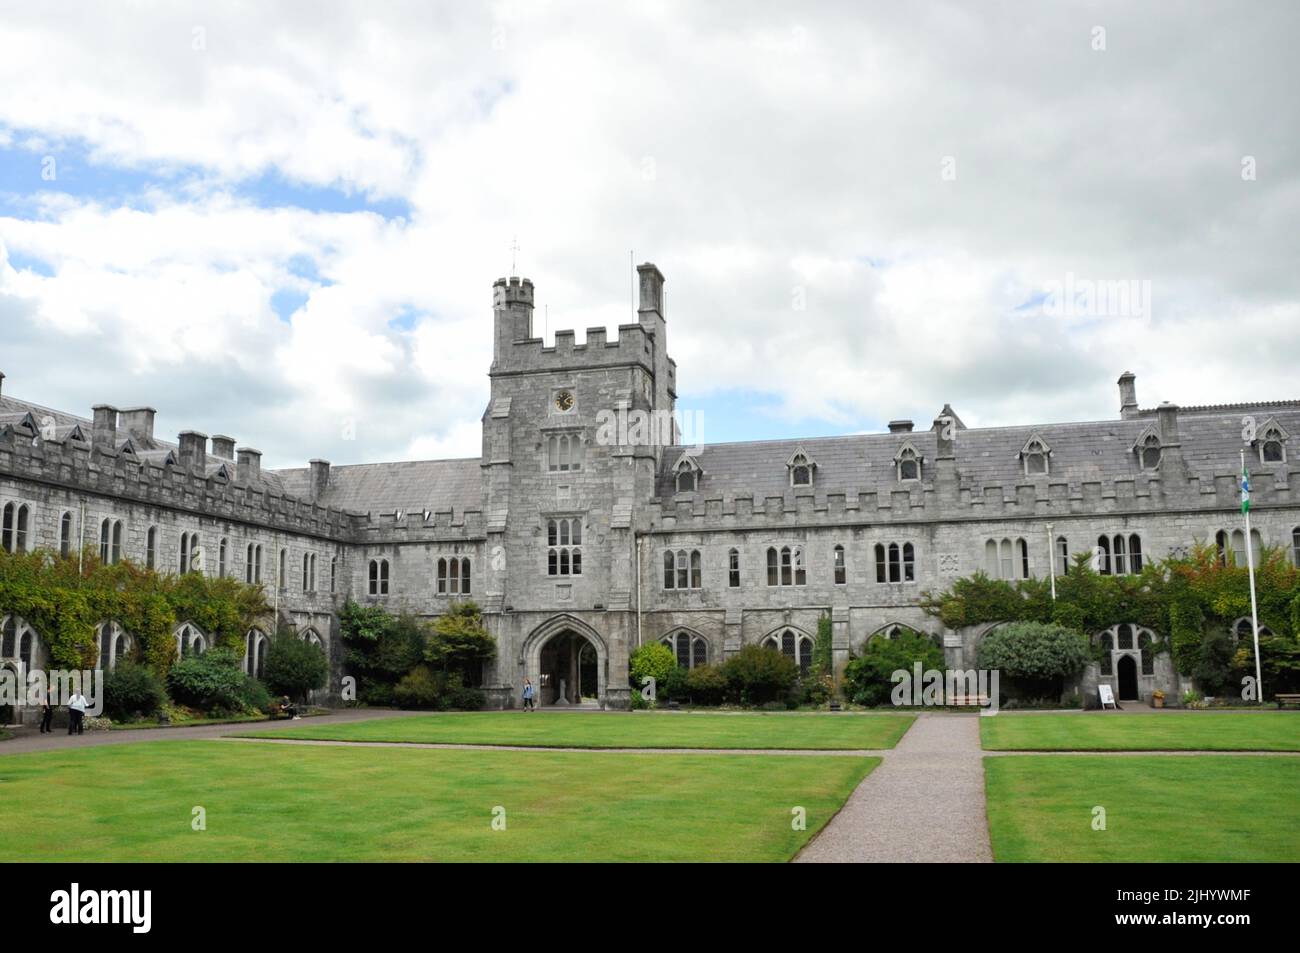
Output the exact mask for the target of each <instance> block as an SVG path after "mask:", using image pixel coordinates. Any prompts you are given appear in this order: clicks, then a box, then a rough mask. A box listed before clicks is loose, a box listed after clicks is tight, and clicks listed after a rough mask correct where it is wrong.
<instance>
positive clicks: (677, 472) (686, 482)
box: [673, 453, 704, 493]
mask: <svg viewBox="0 0 1300 953" xmlns="http://www.w3.org/2000/svg"><path fill="white" fill-rule="evenodd" d="M673 474H674V479H675V480H676V483H677V492H678V493H694V492H695V491H696V490H698V489H699V488H700V478H701V477H703V476H704V471H703V470H701V469H700V465H699V464H698V463H697V462H696V461H695V458H694V457H692V456H691V455H690V454H688V453H684V454H682V456H681V457H680V458H679V459H678V460H677V463H676V464H675V465H674V466H673Z"/></svg>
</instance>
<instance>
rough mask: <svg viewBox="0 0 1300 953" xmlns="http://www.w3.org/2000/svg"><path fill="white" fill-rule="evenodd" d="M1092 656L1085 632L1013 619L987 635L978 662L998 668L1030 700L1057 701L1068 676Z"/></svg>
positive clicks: (983, 665)
mask: <svg viewBox="0 0 1300 953" xmlns="http://www.w3.org/2000/svg"><path fill="white" fill-rule="evenodd" d="M1090 658H1091V652H1090V650H1089V648H1088V640H1087V639H1086V638H1085V637H1084V635H1083V634H1082V633H1081V632H1076V631H1075V630H1074V629H1067V628H1065V627H1064V626H1061V625H1053V624H1050V623H1041V622H1012V623H1011V624H1009V625H1004V626H1002V627H1001V628H998V629H994V630H993V631H992V632H990V633H989V634H988V635H986V636H984V639H983V640H982V641H981V642H980V646H979V651H978V653H977V654H976V664H977V665H978V666H979V667H980V668H983V669H997V670H998V671H999V672H1001V674H1002V676H1003V677H1005V678H1009V679H1011V680H1012V681H1013V683H1014V686H1015V687H1016V688H1017V689H1019V694H1020V695H1021V696H1022V697H1023V698H1025V699H1027V700H1028V699H1046V700H1050V701H1055V700H1057V699H1059V698H1060V696H1061V691H1062V683H1063V681H1064V679H1066V678H1068V677H1070V676H1072V675H1074V674H1076V673H1077V672H1078V671H1079V670H1080V669H1082V668H1083V666H1084V665H1085V664H1087V662H1088V660H1089V659H1090Z"/></svg>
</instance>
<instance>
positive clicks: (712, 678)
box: [686, 665, 727, 705]
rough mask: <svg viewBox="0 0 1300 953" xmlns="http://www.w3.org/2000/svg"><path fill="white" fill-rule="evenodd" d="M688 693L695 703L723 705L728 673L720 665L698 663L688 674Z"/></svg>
mask: <svg viewBox="0 0 1300 953" xmlns="http://www.w3.org/2000/svg"><path fill="white" fill-rule="evenodd" d="M686 694H687V696H688V697H689V698H690V700H691V703H692V704H695V705H721V704H722V701H723V699H724V698H726V695H727V675H726V673H725V672H723V670H722V666H720V665H697V666H695V668H693V669H691V670H690V671H689V672H687V674H686Z"/></svg>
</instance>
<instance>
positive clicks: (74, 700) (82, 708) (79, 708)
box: [68, 689, 89, 735]
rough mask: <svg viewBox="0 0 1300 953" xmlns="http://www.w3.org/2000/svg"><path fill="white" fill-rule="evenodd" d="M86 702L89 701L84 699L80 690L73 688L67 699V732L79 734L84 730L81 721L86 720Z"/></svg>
mask: <svg viewBox="0 0 1300 953" xmlns="http://www.w3.org/2000/svg"><path fill="white" fill-rule="evenodd" d="M87 704H89V703H88V702H87V701H86V696H85V695H83V694H81V690H80V689H76V690H74V691H73V693H72V697H71V698H69V699H68V715H69V718H68V734H70V735H72V734H77V735H80V734H83V733H84V732H85V728H84V726H83V724H82V723H83V722H84V721H85V720H86V705H87Z"/></svg>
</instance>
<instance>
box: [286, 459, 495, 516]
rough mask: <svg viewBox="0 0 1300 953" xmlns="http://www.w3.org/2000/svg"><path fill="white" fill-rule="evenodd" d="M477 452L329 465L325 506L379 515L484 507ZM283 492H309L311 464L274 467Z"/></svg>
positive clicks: (462, 511)
mask: <svg viewBox="0 0 1300 953" xmlns="http://www.w3.org/2000/svg"><path fill="white" fill-rule="evenodd" d="M479 463H480V461H479V459H478V457H470V458H465V459H460V460H420V461H415V462H405V463H362V464H356V465H353V466H338V467H331V468H330V482H329V488H328V489H327V490H326V491H325V495H324V496H323V497H322V499H321V501H320V502H322V503H324V504H325V505H327V506H336V507H340V508H342V509H348V510H353V511H356V512H359V513H374V514H375V515H380V514H388V513H393V512H395V511H396V510H404V511H405V512H407V513H420V512H422V511H424V510H431V511H433V512H435V513H443V512H447V511H448V510H451V511H454V512H455V514H456V516H457V517H460V516H461V515H462V514H464V513H465V512H466V511H468V510H481V509H482V483H481V470H480V466H479ZM275 473H276V475H277V476H278V477H279V478H280V480H281V481H282V482H283V484H284V487H285V491H286V492H287V493H290V494H292V495H295V496H304V497H305V496H307V495H308V494H309V492H310V488H311V470H310V468H302V469H294V470H276V471H275Z"/></svg>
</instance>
